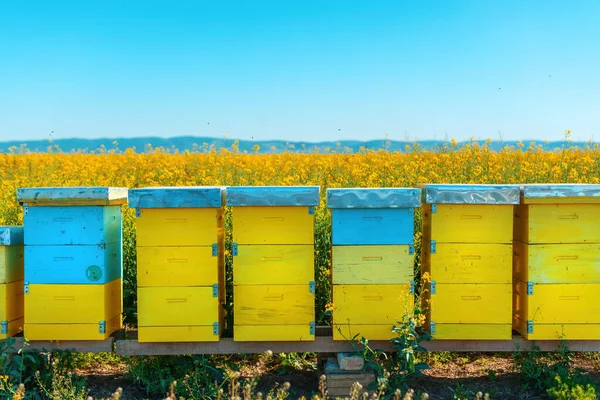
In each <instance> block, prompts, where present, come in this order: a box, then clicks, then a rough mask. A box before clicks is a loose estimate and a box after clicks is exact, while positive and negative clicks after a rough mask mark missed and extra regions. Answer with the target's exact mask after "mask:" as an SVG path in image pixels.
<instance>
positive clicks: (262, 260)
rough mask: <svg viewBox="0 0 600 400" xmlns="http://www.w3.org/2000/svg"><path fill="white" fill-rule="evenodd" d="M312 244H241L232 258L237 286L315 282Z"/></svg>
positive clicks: (306, 283)
mask: <svg viewBox="0 0 600 400" xmlns="http://www.w3.org/2000/svg"><path fill="white" fill-rule="evenodd" d="M314 254H315V249H314V246H313V245H312V244H310V245H239V246H238V254H237V256H234V257H233V283H234V285H308V283H309V282H310V281H314V279H315V273H314V265H315V260H314Z"/></svg>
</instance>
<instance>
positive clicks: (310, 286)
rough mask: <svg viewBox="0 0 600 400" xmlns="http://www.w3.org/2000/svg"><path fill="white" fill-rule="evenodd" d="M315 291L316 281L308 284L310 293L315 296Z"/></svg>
mask: <svg viewBox="0 0 600 400" xmlns="http://www.w3.org/2000/svg"><path fill="white" fill-rule="evenodd" d="M315 290H316V285H315V281H310V282H308V291H309V292H311V293H312V294H315Z"/></svg>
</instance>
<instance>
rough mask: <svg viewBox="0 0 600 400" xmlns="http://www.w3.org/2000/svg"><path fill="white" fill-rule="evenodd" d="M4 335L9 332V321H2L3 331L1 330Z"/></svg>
mask: <svg viewBox="0 0 600 400" xmlns="http://www.w3.org/2000/svg"><path fill="white" fill-rule="evenodd" d="M0 333H2V334H3V335H6V334H7V333H8V321H2V331H0Z"/></svg>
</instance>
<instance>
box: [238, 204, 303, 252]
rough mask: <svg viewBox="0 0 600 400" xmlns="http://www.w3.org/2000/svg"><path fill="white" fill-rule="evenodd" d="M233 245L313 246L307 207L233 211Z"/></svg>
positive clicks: (239, 208) (242, 208) (250, 208)
mask: <svg viewBox="0 0 600 400" xmlns="http://www.w3.org/2000/svg"><path fill="white" fill-rule="evenodd" d="M232 213H233V241H234V242H235V243H237V244H238V245H241V244H314V215H313V214H312V213H311V212H310V211H309V208H308V207H232Z"/></svg>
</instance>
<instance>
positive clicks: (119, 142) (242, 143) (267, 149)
mask: <svg viewBox="0 0 600 400" xmlns="http://www.w3.org/2000/svg"><path fill="white" fill-rule="evenodd" d="M115 143H116V145H115ZM234 143H235V139H226V138H209V137H195V136H180V137H172V138H160V137H140V138H118V139H107V138H105V139H78V138H73V139H57V140H54V141H52V142H50V141H48V140H29V141H21V140H15V141H9V142H0V153H7V152H9V151H11V148H16V149H17V150H16V151H17V152H18V151H19V148H27V149H29V150H30V151H33V152H47V151H48V149H49V148H52V151H62V152H67V153H68V152H72V151H87V152H91V151H97V150H98V149H101V148H104V149H106V150H111V149H117V151H123V150H125V149H129V148H135V151H136V152H139V153H142V152H145V151H147V150H148V145H151V147H152V148H157V147H161V148H164V149H166V150H170V151H174V150H179V151H186V150H188V151H198V152H203V151H209V150H210V149H212V148H214V149H217V150H218V149H221V148H229V149H231V148H232V145H234ZM477 143H479V144H480V145H482V144H485V141H478V142H477ZM524 143H525V146H529V143H530V141H524ZM463 144H464V143H459V146H460V145H463ZM517 144H518V143H517V142H516V141H508V142H492V143H491V144H490V145H489V147H490V148H491V149H493V150H499V149H501V148H503V147H504V146H514V147H516V146H517ZM536 144H538V145H540V146H542V148H543V149H545V150H553V149H556V148H561V147H564V146H565V142H562V141H557V142H548V143H543V142H536ZM589 144H590V143H589V142H569V144H568V145H569V146H581V147H583V146H586V145H589ZM256 145H258V146H260V149H259V150H258V152H259V153H281V152H285V151H293V152H305V153H312V152H315V151H319V152H326V151H336V152H352V153H356V152H359V151H361V149H370V150H380V149H387V150H389V151H405V150H406V146H414V145H418V146H420V147H421V148H423V149H428V150H431V149H436V148H440V147H442V146H448V145H449V143H448V142H445V141H441V140H424V141H419V142H405V141H395V140H369V141H366V142H361V141H356V140H341V141H330V142H318V143H311V142H295V141H294V142H287V141H283V140H270V141H249V140H239V141H238V149H239V151H240V152H244V151H247V152H254V151H255V150H253V149H254V148H255V146H256ZM13 151H14V149H13Z"/></svg>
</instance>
